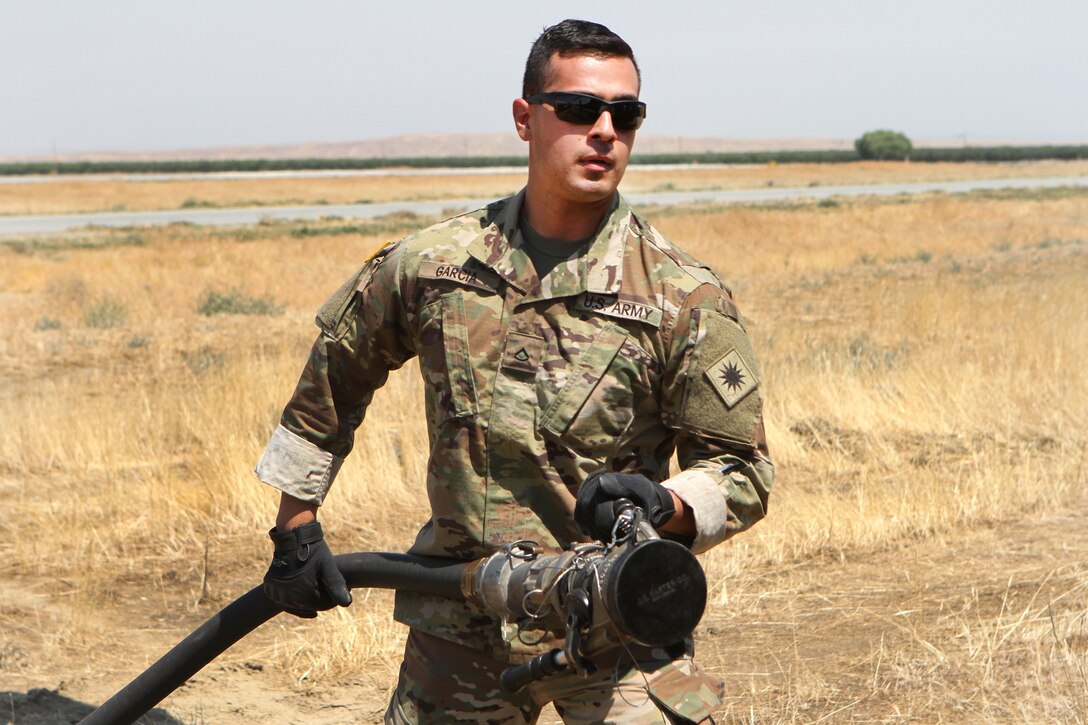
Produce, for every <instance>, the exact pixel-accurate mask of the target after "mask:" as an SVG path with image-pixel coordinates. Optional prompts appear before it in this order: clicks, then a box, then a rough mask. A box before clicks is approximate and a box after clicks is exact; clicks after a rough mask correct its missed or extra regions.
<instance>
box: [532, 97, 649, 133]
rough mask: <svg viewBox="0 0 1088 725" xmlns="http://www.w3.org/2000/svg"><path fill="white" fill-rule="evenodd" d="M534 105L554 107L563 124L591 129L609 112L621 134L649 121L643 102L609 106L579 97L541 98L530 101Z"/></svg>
mask: <svg viewBox="0 0 1088 725" xmlns="http://www.w3.org/2000/svg"><path fill="white" fill-rule="evenodd" d="M529 100H530V101H531V102H537V103H551V104H552V108H554V109H555V116H556V118H558V119H559V120H560V121H565V122H566V123H575V124H579V125H583V126H584V125H588V124H593V123H596V122H597V119H598V118H599V117H600V115H601V114H602V113H604V112H605V111H609V112H610V113H611V114H612V125H613V126H614V127H615V128H616V130H618V131H634V130H636V129H637V128H638V127H639V126H641V125H642V119H644V118H645V117H646V106H645V105H644V104H643V103H641V102H640V101H613V102H612V103H608V102H606V101H602V100H601V99H600V98H595V97H593V96H583V95H581V94H578V93H555V94H550V93H549V94H544V93H542V94H540V95H538V96H533V97H531V98H530V99H529Z"/></svg>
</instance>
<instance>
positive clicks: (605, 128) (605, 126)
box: [589, 110, 616, 141]
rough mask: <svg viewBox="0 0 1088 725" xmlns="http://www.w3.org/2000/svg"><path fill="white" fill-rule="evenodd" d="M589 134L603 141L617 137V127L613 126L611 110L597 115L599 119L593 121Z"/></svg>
mask: <svg viewBox="0 0 1088 725" xmlns="http://www.w3.org/2000/svg"><path fill="white" fill-rule="evenodd" d="M589 135H590V136H592V137H593V138H599V139H601V140H602V141H614V140H615V139H616V129H615V128H614V127H613V126H612V112H611V111H608V110H605V111H601V115H599V116H597V120H596V121H595V122H594V123H593V128H591V129H590V130H589Z"/></svg>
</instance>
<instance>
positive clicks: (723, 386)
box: [705, 348, 759, 408]
mask: <svg viewBox="0 0 1088 725" xmlns="http://www.w3.org/2000/svg"><path fill="white" fill-rule="evenodd" d="M705 375H706V377H707V380H709V381H710V385H711V386H712V387H713V388H714V390H715V391H717V393H718V395H719V396H720V397H721V399H722V401H723V402H724V403H725V407H727V408H732V407H733V406H734V405H736V404H737V403H739V402H740V401H741V400H743V399H744V396H746V395H748V394H749V393H750V392H752V391H753V390H755V389H756V387H757V386H758V385H759V381H757V380H756V376H755V375H754V374H752V371H751V370H750V369H749V368H748V366H747V365H745V364H744V360H743V359H742V358H741V356H740V353H738V352H737V348H733V349H732V350H730V351H729V352H727V353H725V354H724V355H722V356H721V357H720V358H718V360H717V362H715V363H714V364H713V365H711V366H710V367H709V368H707V370H706V373H705Z"/></svg>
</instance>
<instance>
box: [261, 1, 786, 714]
mask: <svg viewBox="0 0 1088 725" xmlns="http://www.w3.org/2000/svg"><path fill="white" fill-rule="evenodd" d="M640 83H641V81H640V75H639V70H638V66H637V65H636V63H635V58H634V55H633V53H632V51H631V48H630V47H629V46H628V45H627V43H626V42H624V41H623V40H622V39H621V38H620V37H619V36H617V35H615V34H614V33H612V32H611V31H610V30H609V29H608V28H606V27H604V26H602V25H598V24H596V23H590V22H585V21H576V20H566V21H563V22H561V23H559V24H557V25H554V26H552V27H550V28H547V29H546V30H545V31H544V32H543V34H541V36H540V37H539V38H538V39H537V40H536V42H535V43H534V44H533V47H532V50H531V51H530V54H529V58H528V62H527V63H526V68H525V77H524V86H523V89H522V96H521V97H520V98H518V99H516V100H515V101H514V102H513V117H514V125H515V127H516V128H517V133H518V135H519V136H520V137H521V139H522V140H523V141H525V142H526V143H527V144H528V148H529V175H528V183H527V184H526V186H525V188H524V189H523V190H522V191H521V192H520V193H518V194H517V195H516V196H514V197H511V198H509V199H504V200H501V201H497V202H495V203H493V204H491V205H489V206H487V207H486V208H484V209H480V210H478V211H475V212H471V213H468V214H465V215H463V216H459V217H455V218H453V219H449V220H447V221H444V222H442V223H440V224H436V225H435V226H433V227H430V228H428V229H424V230H422V231H420V232H418V233H415V234H413V235H411V236H409V237H407V238H405V239H402V240H401V241H399V242H396V243H394V244H390V245H388V246H386V247H385V248H383V249H382V250H380V251H379V252H378V253H377V254H376V255H375V256H374V257H373V258H372V259H370V260H369V261H368V262H367V263H366V264H365V265H364V266H363V267H362V269H360V270H359V272H358V273H357V274H355V276H354V277H352V278H351V279H350V280H349V281H348V282H347V283H346V284H345V285H344V286H343V287H341V288H340V290H339V291H338V292H336V294H334V295H333V297H332V298H331V299H330V300H329V301H328V302H327V303H325V305H324V306H323V307H322V308H321V310H320V311H319V312H318V315H317V323H318V325H319V327H320V334H319V336H318V339H317V342H316V343H315V344H314V346H313V349H312V351H311V354H310V359H309V361H308V363H307V365H306V367H305V370H304V371H303V373H302V378H301V380H300V381H299V383H298V387H297V389H296V390H295V393H294V395H293V397H292V398H291V400H290V402H289V403H288V404H287V407H286V409H285V410H284V412H283V416H282V418H281V421H280V425H279V426H278V428H277V429H276V431H275V432H274V433H273V435H272V438H271V440H270V442H269V444H268V447H267V449H266V450H265V452H264V454H263V455H262V457H261V459H260V461H259V463H258V464H257V468H256V471H257V474H258V476H259V478H260V479H261V480H262V481H263V482H265V483H267V484H270V485H272V486H274V487H276V488H278V489H279V490H280V491H281V492H282V494H281V502H280V508H279V513H278V516H277V518H276V527H275V529H273V531H272V533H271V536H272V538H273V540H274V541H275V543H276V549H277V551H280V552H283V551H288V550H291V549H292V548H296V547H300V545H301V544H309V545H310V546H309V547H308V550H309V552H310V556H309V558H308V559H306V561H304V562H300V561H299V560H298V559H297V557H275V558H274V563H273V565H272V566H271V567H270V569H269V572H268V575H267V576H266V579H265V591H266V592H267V594H268V595H269V597H271V598H272V599H273V600H275V601H277V602H279V603H280V604H282V605H283V606H284V607H285V608H286V609H288V611H291V612H292V613H294V614H297V615H299V616H309V617H312V616H315V612H316V611H317V610H322V609H328V608H330V607H332V606H334V605H340V606H345V605H347V604H349V603H350V601H351V595H350V594H349V592H348V590H347V588H346V586H345V584H344V581H343V579H342V578H341V577H340V575H339V573H338V572H337V570H336V568H335V566H334V565H333V563H332V555H331V553H330V552H329V549H328V547H327V546H326V545H325V543H324V541H323V537H322V532H321V528H320V524H319V523H317V521H316V513H317V509H318V507H319V506H320V505H321V503H322V501H323V499H324V498H325V495H326V493H327V492H328V490H329V487H330V486H331V485H332V482H333V479H334V478H335V476H336V473H337V471H338V470H339V468H340V465H341V463H342V462H343V460H344V457H345V456H346V455H347V454H348V452H349V451H350V450H351V447H352V440H353V432H354V430H355V428H356V427H357V426H358V425H359V424H360V423H361V422H362V420H363V416H364V414H365V412H366V409H367V406H368V404H369V403H370V400H371V397H372V395H373V394H374V391H375V390H377V389H378V388H380V387H381V386H382V385H383V384H384V383H385V381H386V378H387V375H388V372H389V371H390V370H393V369H396V368H399V367H400V366H401V365H403V364H404V363H405V362H406V361H408V359H409V358H412V357H418V358H419V363H420V369H421V372H422V375H423V378H424V382H425V398H426V400H425V405H426V416H427V425H428V433H429V440H430V458H429V463H428V466H427V492H428V496H429V499H430V504H431V516H430V519H429V520H428V521H427V522H426V523H425V524H424V525H423V527H422V529H421V530H420V531H419V534H418V535H417V537H416V541H415V543H414V544H413V545H412V547H411V549H410V552H412V553H416V554H425V555H434V556H442V557H455V558H461V559H466V560H468V559H475V558H479V557H483V556H486V555H488V554H491V553H493V552H495V551H496V550H498V549H499V548H500V547H501V546H502V545H503V544H504V543H509V542H512V541H515V540H518V539H535V540H537V541H541V542H546V543H547V544H548V545H549V546H552V547H556V548H558V547H559V546H561V545H565V544H568V543H570V542H573V541H585V540H587V536H586V534H589V535H590V536H591V537H592V538H597V539H607V538H609V535H610V532H611V530H612V524H613V522H614V514H613V513H612V511H613V507H612V501H613V500H614V499H617V498H629V499H632V500H634V501H635V502H636V503H638V504H639V505H641V506H642V507H643V508H644V509H645V510H646V511H647V512H648V515H649V519H650V521H651V522H652V523H653V525H654V526H655V527H656V528H657V530H658V531H659V532H660V533H661V534H662V535H664V536H666V537H671V538H674V539H676V540H679V541H681V542H683V543H685V544H687V545H688V546H690V547H691V549H692V550H693V551H695V552H697V553H698V552H701V551H705V550H707V549H709V548H710V547H712V546H715V545H716V544H718V543H720V542H721V541H723V540H725V539H726V538H728V537H730V536H732V535H733V534H736V533H737V532H739V531H741V530H743V529H746V528H748V527H749V526H751V525H752V524H753V523H755V522H756V521H757V520H759V519H760V518H762V517H763V516H764V513H765V511H766V505H767V496H768V493H769V490H770V486H771V481H772V478H773V475H774V469H773V466H772V464H771V461H770V459H769V458H768V454H767V447H766V443H765V439H764V433H763V422H762V413H761V408H762V390H761V387H760V377H759V368H758V366H757V363H756V359H755V357H754V355H753V353H752V348H751V345H750V344H749V341H748V337H747V335H746V333H745V330H744V328H743V326H742V322H741V317H740V315H739V314H738V312H737V308H736V306H735V305H734V303H733V301H732V296H731V293H730V292H729V290H728V289H727V288H726V287H724V286H723V284H722V283H721V281H720V280H719V279H718V277H717V276H716V275H715V274H714V273H713V272H712V271H711V270H710V269H709V268H708V267H707V266H706V265H704V264H702V263H700V262H698V261H697V260H695V259H693V258H692V257H690V256H688V255H687V254H685V253H684V252H682V251H681V250H680V249H678V248H677V247H675V246H674V245H673V244H671V243H670V242H669V241H667V240H666V239H665V238H664V237H663V236H662V235H661V233H660V232H658V231H657V230H656V229H654V227H652V226H651V225H650V224H649V223H648V222H647V221H646V220H644V219H643V218H642V217H640V216H639V215H637V214H635V213H634V212H633V211H632V210H631V208H630V207H629V206H628V205H627V203H626V202H625V201H624V200H623V198H622V197H621V196H620V195H619V193H618V192H617V186H618V185H619V183H620V180H621V179H622V178H623V174H624V170H625V168H626V166H627V161H628V157H629V155H630V152H631V146H632V144H633V143H634V139H635V132H636V130H637V129H638V128H639V126H640V125H641V123H642V121H643V119H644V118H645V116H646V105H645V104H644V103H643V102H642V101H640V100H638V97H639V90H640ZM674 453H675V454H676V455H677V459H678V461H679V466H680V468H681V470H680V471H679V472H677V473H675V475H670V470H669V459H670V457H671V456H672V455H673V454H674ZM394 617H395V618H396V619H397V620H398V621H400V622H402V623H405V624H407V625H409V627H410V631H409V635H408V642H407V646H406V649H405V655H404V663H403V665H402V667H401V673H400V679H399V682H398V685H397V689H396V691H395V692H394V694H393V697H392V700H391V702H390V703H389V708H388V711H387V712H386V722H391V723H416V722H428V723H437V722H443V723H444V722H489V723H490V722H503V723H528V722H533V721H535V719H536V717H537V715H538V713H539V711H540V708H541V707H542V706H543V705H544V704H545V703H547V702H553V703H554V705H555V707H556V709H557V711H558V712H559V713H560V715H561V716H562V717H563V718H564V720H565V721H566V722H568V723H591V722H624V723H641V722H655V723H657V722H662V721H663V720H667V721H669V722H712V721H711V713H712V711H713V710H714V708H715V707H716V706H718V705H719V704H720V702H721V687H722V685H721V683H720V682H719V681H718V680H716V679H714V678H711V677H709V676H707V675H706V674H705V673H703V672H701V671H700V670H699V669H698V668H697V667H696V666H695V664H694V663H693V662H692V659H691V652H692V648H691V643H690V642H680V643H677V644H676V646H674V647H667V648H634V649H633V650H632V649H623V648H621V649H618V650H617V651H615V652H602V653H599V654H598V656H595V657H594V661H595V662H596V663H597V664H598V665H600V666H601V669H600V671H599V674H598V675H596V676H593V677H589V678H585V677H580V676H578V675H576V674H573V673H570V674H559V675H556V676H553V677H551V678H549V679H545V680H542V681H540V682H538V683H536V684H534V685H533V686H531V687H529V688H526V689H525V690H523V691H522V692H520V693H518V694H516V695H507V694H505V693H503V692H502V691H501V690H500V688H499V685H498V675H499V673H500V672H501V671H502V670H503V669H504V668H505V667H507V666H509V664H510V663H511V662H515V663H516V662H519V661H525V660H526V659H527V658H528V657H530V656H532V655H533V654H536V653H537V652H540V651H543V648H546V647H550V646H551V645H552V644H553V641H552V640H550V639H548V638H547V637H546V636H545V637H544V641H543V642H539V640H540V639H541V636H540V635H541V633H534V632H528V633H527V632H524V631H518V628H517V627H516V625H513V624H512V623H504V622H502V621H497V620H495V619H493V618H492V617H490V616H489V615H488V614H486V613H485V612H483V611H482V610H479V609H477V608H476V607H475V606H474V605H472V604H471V603H465V602H455V601H451V600H446V599H441V598H438V597H434V596H430V595H422V594H414V593H407V592H398V594H397V597H396V605H395V611H394ZM552 634H554V633H552ZM636 660H637V661H636Z"/></svg>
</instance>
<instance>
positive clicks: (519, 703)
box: [385, 629, 723, 725]
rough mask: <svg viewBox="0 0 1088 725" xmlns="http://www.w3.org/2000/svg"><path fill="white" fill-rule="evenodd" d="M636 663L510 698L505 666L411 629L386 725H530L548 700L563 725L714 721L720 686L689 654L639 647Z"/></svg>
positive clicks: (548, 682) (618, 658)
mask: <svg viewBox="0 0 1088 725" xmlns="http://www.w3.org/2000/svg"><path fill="white" fill-rule="evenodd" d="M636 657H637V658H638V659H639V661H638V662H635V663H633V662H632V659H631V657H630V656H629V655H627V654H626V653H614V654H613V655H612V657H611V660H612V662H613V665H614V666H612V667H606V666H602V667H601V669H600V670H599V671H598V673H597V674H595V675H592V676H589V677H582V676H579V675H578V674H576V673H574V672H569V673H560V674H557V675H553V676H551V677H548V678H545V679H544V680H540V681H538V682H536V683H534V684H532V685H530V686H529V687H527V688H525V689H524V690H522V691H521V692H518V693H515V694H513V695H511V694H507V693H505V692H503V691H502V690H501V689H500V687H499V676H500V675H501V674H502V671H503V670H504V669H506V668H507V667H509V666H510V663H509V662H506V661H504V660H497V659H493V658H492V657H490V656H488V653H487V652H485V651H483V650H478V649H473V648H471V647H465V646H463V645H460V644H457V643H455V642H450V641H448V640H444V639H441V638H439V637H435V636H433V635H430V634H426V633H424V632H421V631H419V630H416V629H413V630H411V631H410V632H409V633H408V643H407V645H406V647H405V650H404V662H403V664H402V665H401V669H400V679H399V681H398V682H397V689H396V690H395V691H394V692H393V697H392V699H391V700H390V702H389V708H388V709H387V710H386V713H385V722H386V723H387V724H391V725H425V724H426V725H432V724H433V725H441V724H444V723H476V724H479V725H483V724H484V723H486V724H488V725H491V724H493V723H494V724H496V725H497V724H498V723H503V724H508V725H527V724H529V723H535V722H536V721H537V718H538V717H539V715H540V711H541V709H542V708H543V707H544V705H546V704H548V703H549V702H550V703H552V704H553V705H554V707H555V709H556V711H557V712H558V713H559V715H560V717H562V718H563V722H564V723H567V725H576V724H577V725H582V724H588V723H624V724H625V725H642V724H643V723H645V724H647V725H648V724H650V723H654V724H655V725H660V724H661V723H664V724H665V725H670V724H671V723H713V722H714V721H713V719H712V718H711V713H712V712H713V711H714V709H715V708H716V707H717V706H718V705H720V704H721V702H722V695H723V684H722V682H721V681H719V680H717V679H715V678H713V677H710V676H709V675H706V674H705V673H703V672H701V671H700V670H699V669H698V668H697V667H696V666H695V663H694V662H692V660H691V654H690V652H682V653H680V655H679V656H677V657H675V658H669V656H668V655H667V654H666V653H665V652H664V651H663V650H648V649H645V648H643V650H642V651H641V652H640V653H636ZM607 659H609V657H608V654H607V653H606V654H605V655H604V656H603V657H602V660H607ZM602 660H598V661H602Z"/></svg>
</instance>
